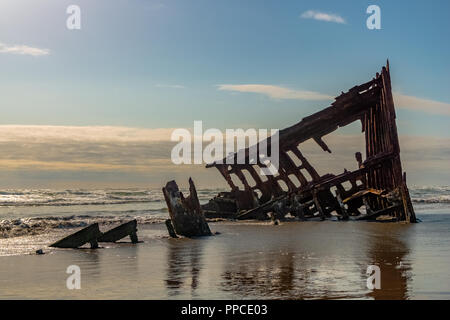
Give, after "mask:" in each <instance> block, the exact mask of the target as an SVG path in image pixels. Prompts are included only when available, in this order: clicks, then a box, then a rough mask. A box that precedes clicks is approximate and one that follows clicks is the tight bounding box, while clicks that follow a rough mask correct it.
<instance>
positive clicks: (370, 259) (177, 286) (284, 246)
mask: <svg viewBox="0 0 450 320" xmlns="http://www.w3.org/2000/svg"><path fill="white" fill-rule="evenodd" d="M356 229H360V230H356ZM406 229H407V227H405V226H404V225H398V224H396V225H391V226H386V225H380V224H367V223H349V224H346V225H345V226H344V227H343V228H341V229H340V230H339V231H338V232H336V229H335V225H333V223H332V222H330V224H329V225H324V224H322V225H317V226H316V225H314V224H310V223H306V224H303V223H299V224H297V223H294V224H292V225H284V226H281V227H274V228H264V230H258V231H257V232H264V236H261V235H260V236H255V235H254V234H248V233H249V229H247V230H246V233H247V236H248V237H249V238H247V239H246V241H245V244H243V245H238V246H236V245H232V246H228V241H232V240H231V237H235V235H222V236H221V237H222V238H221V239H217V238H216V239H214V240H212V241H208V240H206V241H204V240H203V239H197V240H187V239H178V240H175V241H170V244H169V246H168V255H167V257H168V269H167V278H166V280H165V283H166V289H167V292H168V296H171V297H176V296H183V295H184V294H186V291H187V290H188V289H190V291H191V297H192V298H195V297H196V296H197V295H199V296H201V293H202V292H205V290H206V291H209V292H216V294H217V295H218V296H219V297H232V298H237V299H241V298H249V299H251V298H258V299H261V298H268V299H342V298H347V299H407V298H408V297H409V296H408V282H409V281H410V262H409V260H408V254H409V251H410V249H409V247H408V246H409V241H408V239H407V233H408V232H407V231H408V230H406ZM255 230H257V229H256V228H255ZM294 230H295V231H296V232H293V231H294ZM332 230H334V232H335V234H328V235H327V237H320V236H318V234H319V235H320V234H321V235H322V236H325V235H326V234H327V233H328V232H331V231H332ZM250 233H253V232H252V231H250ZM287 234H289V239H285V238H283V237H284V236H286V235H287ZM229 237H230V238H229ZM401 237H405V239H401ZM214 238H215V237H214ZM217 241H220V242H221V246H217ZM234 241H235V240H234ZM231 243H234V244H236V242H230V244H231ZM206 251H207V252H206ZM211 252H214V254H211ZM204 256H205V257H204ZM206 256H207V259H206ZM214 259H216V260H220V263H218V264H216V265H214V264H211V260H214ZM371 264H375V265H378V266H380V268H381V286H382V288H381V290H375V291H372V290H369V289H367V286H366V283H367V282H366V281H367V277H368V276H367V274H366V270H367V266H368V265H371ZM210 268H217V270H210ZM206 269H208V270H206ZM211 274H214V275H215V274H217V275H218V277H219V279H211ZM211 286H213V287H211ZM196 291H197V294H196ZM218 292H222V294H220V293H218ZM203 298H204V297H203Z"/></svg>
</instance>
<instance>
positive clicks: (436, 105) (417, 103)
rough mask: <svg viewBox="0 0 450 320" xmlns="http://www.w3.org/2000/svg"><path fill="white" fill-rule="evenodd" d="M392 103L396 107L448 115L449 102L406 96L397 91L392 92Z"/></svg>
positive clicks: (449, 109)
mask: <svg viewBox="0 0 450 320" xmlns="http://www.w3.org/2000/svg"><path fill="white" fill-rule="evenodd" d="M394 103H395V106H396V107H398V108H402V109H409V110H414V111H422V112H425V113H431V114H441V115H447V116H449V115H450V103H445V102H439V101H435V100H430V99H424V98H418V97H414V96H407V95H404V94H401V93H398V92H394Z"/></svg>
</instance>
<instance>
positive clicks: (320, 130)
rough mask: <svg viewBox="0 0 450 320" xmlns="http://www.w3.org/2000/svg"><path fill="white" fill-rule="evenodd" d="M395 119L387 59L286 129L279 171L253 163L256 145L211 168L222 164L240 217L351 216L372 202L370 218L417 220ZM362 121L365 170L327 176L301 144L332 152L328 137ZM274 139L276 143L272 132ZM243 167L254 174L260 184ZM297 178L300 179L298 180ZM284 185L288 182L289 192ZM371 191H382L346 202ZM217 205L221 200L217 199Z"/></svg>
mask: <svg viewBox="0 0 450 320" xmlns="http://www.w3.org/2000/svg"><path fill="white" fill-rule="evenodd" d="M395 119H396V115H395V108H394V100H393V97H392V89H391V79H390V74H389V62H388V64H387V66H386V67H383V68H382V71H381V73H380V74H378V73H377V74H376V77H375V78H374V79H372V80H371V81H369V82H367V83H364V84H362V85H359V86H355V87H353V88H352V89H350V90H349V91H348V92H346V93H342V94H341V95H340V96H338V97H337V98H335V101H334V102H333V103H332V105H331V106H330V107H328V108H326V109H324V110H322V111H320V112H317V113H315V114H313V115H311V116H308V117H306V118H304V119H302V120H301V121H300V122H299V123H297V124H295V125H293V126H291V127H289V128H286V129H284V130H281V131H280V135H279V139H280V141H279V144H280V145H279V159H280V164H279V172H278V175H276V176H267V177H266V178H264V179H263V177H262V176H260V174H259V172H260V170H259V169H260V168H261V167H264V164H262V163H260V162H259V161H258V162H256V163H254V164H252V163H250V162H249V148H247V149H246V150H245V154H246V162H245V163H246V164H226V161H225V159H224V161H222V162H221V163H212V164H209V165H207V167H215V168H217V169H218V170H219V172H220V173H221V174H222V175H223V177H224V178H225V180H226V181H227V183H228V185H229V186H230V188H231V190H232V191H231V193H232V194H233V195H234V198H233V199H234V201H235V206H236V208H237V210H236V216H235V217H236V218H241V219H246V218H266V217H267V215H266V214H267V213H268V212H276V213H277V214H278V215H280V216H283V215H286V214H287V213H290V214H291V215H294V216H298V217H300V218H302V219H307V218H310V217H320V218H321V219H322V220H323V219H326V218H329V217H331V214H332V213H334V214H335V215H337V216H338V218H339V219H343V220H346V219H348V218H349V217H353V216H361V212H360V210H359V209H360V208H361V207H365V209H366V215H365V217H364V218H365V219H367V220H374V219H377V217H379V216H381V215H387V216H389V217H391V218H392V220H395V221H406V222H416V217H415V213H414V209H413V206H412V204H411V199H410V196H409V192H408V188H407V185H406V178H405V177H406V175H405V174H404V173H403V171H402V165H401V161H400V146H399V141H398V135H397V126H396V121H395ZM355 121H360V122H361V124H362V132H364V137H365V145H366V147H365V160H364V161H363V159H362V155H361V154H360V153H357V154H356V155H355V156H356V161H357V162H358V166H359V169H357V170H355V171H345V172H344V173H341V174H337V175H335V174H331V173H329V174H325V175H322V176H320V175H319V174H318V172H317V171H316V169H315V168H314V167H313V165H312V164H311V163H310V162H309V161H308V160H307V159H306V158H305V157H304V155H303V154H302V152H301V150H302V146H301V144H302V143H303V142H305V141H307V140H309V139H313V140H314V141H315V142H316V143H317V144H318V145H319V146H320V147H321V148H322V149H323V150H324V151H325V152H330V153H331V150H330V148H329V147H328V146H327V145H326V144H325V142H324V141H323V140H322V137H323V136H325V135H327V134H329V133H331V132H333V131H335V130H337V129H338V128H340V127H344V126H347V125H349V124H350V123H353V122H355ZM267 144H268V146H269V150H270V146H271V141H270V138H269V139H268V141H267ZM258 147H259V146H258ZM258 150H259V149H258ZM269 152H270V151H269ZM236 159H237V153H236V154H235V160H236ZM234 163H237V161H235V162H234ZM244 171H246V173H247V174H250V176H251V177H252V178H253V180H254V182H255V183H254V184H253V185H252V184H251V183H250V181H249V180H248V178H247V177H246V175H245V174H244ZM305 173H308V175H309V177H308V178H307V175H306V174H305ZM232 175H234V176H235V177H237V179H239V181H241V182H242V185H243V186H244V189H243V190H241V189H239V187H238V186H236V185H235V184H234V183H233V180H232ZM294 178H295V180H297V182H300V185H299V186H296V184H295V181H294ZM280 182H281V183H280ZM344 183H347V184H348V183H350V184H351V188H350V189H349V190H346V189H345V188H344V186H343V184H344ZM282 184H284V185H286V186H287V188H288V190H287V191H286V190H283V188H282ZM364 190H379V193H378V194H376V193H375V194H374V193H370V192H369V193H365V194H363V195H362V196H361V197H356V198H354V199H352V200H351V201H350V200H349V201H347V202H345V203H344V202H343V199H347V198H350V197H352V195H354V194H356V193H358V192H361V191H364ZM211 207H214V205H213V204H210V205H209V208H211ZM216 215H220V212H216Z"/></svg>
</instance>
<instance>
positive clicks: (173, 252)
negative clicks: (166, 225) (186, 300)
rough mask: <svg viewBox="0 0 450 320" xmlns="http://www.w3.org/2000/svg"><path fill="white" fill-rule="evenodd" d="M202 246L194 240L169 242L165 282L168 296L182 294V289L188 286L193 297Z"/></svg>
mask: <svg viewBox="0 0 450 320" xmlns="http://www.w3.org/2000/svg"><path fill="white" fill-rule="evenodd" d="M203 245H204V244H203V243H202V241H196V240H188V239H170V240H169V245H168V254H167V261H168V265H167V278H166V280H165V282H166V287H167V290H168V295H169V296H177V295H179V294H184V292H183V289H184V288H185V287H186V286H188V285H189V286H190V288H191V295H192V296H193V297H194V296H195V290H196V289H197V287H198V282H199V276H200V271H201V267H202V254H203V253H202V249H203ZM189 280H190V283H189Z"/></svg>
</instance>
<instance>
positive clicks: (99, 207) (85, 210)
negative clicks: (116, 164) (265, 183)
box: [0, 189, 223, 238]
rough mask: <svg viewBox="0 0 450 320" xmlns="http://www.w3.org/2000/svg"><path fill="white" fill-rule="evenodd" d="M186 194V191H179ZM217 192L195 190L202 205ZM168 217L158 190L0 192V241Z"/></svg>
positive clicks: (213, 190) (144, 221) (153, 220)
mask: <svg viewBox="0 0 450 320" xmlns="http://www.w3.org/2000/svg"><path fill="white" fill-rule="evenodd" d="M181 191H183V193H184V194H188V190H181ZM220 191H223V190H219V189H208V190H199V191H197V193H198V196H199V199H200V202H201V203H206V202H207V201H208V200H209V199H211V198H212V197H214V196H215V195H217V194H218V193H219V192H220ZM167 217H168V212H167V207H166V203H165V201H164V196H163V194H162V191H161V189H96V190H85V189H74V190H49V189H37V190H36V189H34V190H33V189H3V190H0V238H2V237H3V238H5V237H11V236H18V235H26V234H33V233H40V232H42V231H46V230H49V229H52V228H74V227H83V226H86V225H88V224H90V223H94V222H98V223H102V224H113V223H120V222H123V221H127V220H130V219H131V218H133V219H137V220H138V222H139V223H140V224H146V223H158V222H162V221H164V220H165V219H167Z"/></svg>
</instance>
